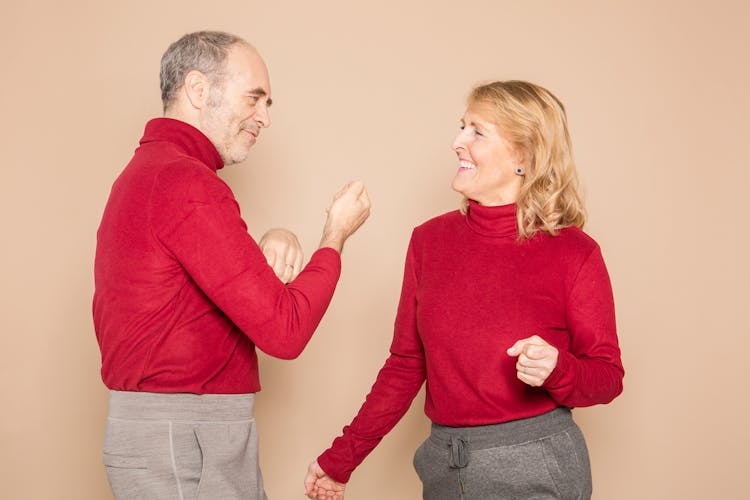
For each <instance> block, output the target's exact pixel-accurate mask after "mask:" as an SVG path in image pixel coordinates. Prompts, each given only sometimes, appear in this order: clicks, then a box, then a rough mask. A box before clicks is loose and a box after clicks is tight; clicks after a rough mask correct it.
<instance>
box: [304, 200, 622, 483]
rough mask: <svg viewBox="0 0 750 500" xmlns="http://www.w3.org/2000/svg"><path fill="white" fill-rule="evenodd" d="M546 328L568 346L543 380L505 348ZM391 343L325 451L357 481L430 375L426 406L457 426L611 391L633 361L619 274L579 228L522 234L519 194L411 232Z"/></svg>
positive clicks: (328, 464) (578, 402)
mask: <svg viewBox="0 0 750 500" xmlns="http://www.w3.org/2000/svg"><path fill="white" fill-rule="evenodd" d="M532 335H539V336H540V337H542V338H544V339H545V340H546V341H547V342H549V343H550V344H552V345H554V346H555V347H557V348H558V349H559V351H560V353H559V359H558V363H557V367H556V368H555V369H554V371H553V372H552V374H551V375H550V376H549V378H548V379H547V381H546V382H545V384H544V386H543V387H542V388H533V387H530V386H528V385H526V384H524V383H523V382H521V381H520V380H518V379H517V378H516V369H515V364H516V358H515V357H511V356H509V355H508V354H507V353H506V349H508V348H509V347H510V346H512V345H513V344H514V343H515V342H516V341H517V340H519V339H523V338H526V337H530V336H532ZM390 351H391V353H390V356H389V357H388V359H387V360H386V362H385V365H384V366H383V368H382V369H381V370H380V373H379V374H378V377H377V379H376V381H375V384H374V385H373V387H372V390H371V392H370V394H369V395H368V396H367V398H366V400H365V402H364V404H363V405H362V408H361V409H360V411H359V413H358V414H357V416H356V417H355V419H354V420H353V421H352V423H351V424H350V425H348V426H347V427H345V428H344V433H343V435H342V436H340V437H338V438H337V439H336V440H335V441H334V442H333V445H332V446H331V448H329V449H328V450H326V451H325V452H324V453H323V454H322V455H321V456H320V457H319V458H318V461H319V463H320V466H321V467H322V468H323V470H325V471H326V472H327V473H328V474H329V475H330V476H331V477H332V478H334V479H335V480H337V481H340V482H346V481H348V480H349V477H350V475H351V473H352V471H353V470H354V468H356V467H357V466H358V465H359V464H360V463H361V462H362V460H364V459H365V457H366V456H367V455H368V454H369V453H370V451H372V449H373V448H374V447H375V446H376V445H377V444H378V443H379V442H380V440H381V439H382V437H383V436H384V435H385V434H386V433H388V431H390V429H391V428H393V426H394V425H396V423H397V422H398V420H399V419H400V418H401V417H402V416H403V415H404V413H405V412H406V410H407V409H408V408H409V405H410V404H411V401H412V400H413V399H414V397H415V395H416V394H417V392H418V391H419V388H420V387H421V386H422V383H423V382H424V381H425V380H426V381H427V395H426V400H425V413H426V414H427V416H428V417H429V418H430V420H432V421H433V422H435V423H438V424H441V425H447V426H454V427H465V426H476V425H488V424H497V423H501V422H507V421H510V420H516V419H520V418H526V417H531V416H536V415H540V414H542V413H545V412H548V411H550V410H552V409H554V408H555V407H558V406H568V407H574V406H589V405H594V404H598V403H608V402H609V401H611V400H612V399H614V398H615V397H616V396H617V395H618V394H619V393H620V392H621V391H622V378H623V373H624V372H623V368H622V363H621V361H620V349H619V347H618V342H617V334H616V330H615V314H614V303H613V299H612V289H611V286H610V281H609V276H608V274H607V270H606V267H605V265H604V261H603V260H602V255H601V252H600V250H599V247H598V245H597V244H596V242H594V241H593V240H592V239H591V238H590V237H589V236H587V235H586V234H584V233H583V231H581V230H580V229H577V228H566V229H563V230H562V231H560V233H559V234H558V236H554V237H553V236H549V235H548V234H546V233H538V234H537V235H536V236H535V237H534V238H532V239H530V240H525V241H518V239H517V230H516V213H515V205H506V206H500V207H484V206H481V205H478V204H477V203H474V202H471V203H470V205H469V210H468V214H467V215H466V216H464V215H462V214H461V213H460V212H458V211H455V212H450V213H447V214H444V215H442V216H440V217H437V218H435V219H432V220H430V221H428V222H426V223H425V224H423V225H421V226H419V227H417V228H416V229H415V230H414V232H413V234H412V239H411V242H410V244H409V249H408V253H407V256H406V266H405V270H404V281H403V288H402V291H401V300H400V303H399V307H398V313H397V316H396V322H395V332H394V337H393V343H392V345H391V350H390Z"/></svg>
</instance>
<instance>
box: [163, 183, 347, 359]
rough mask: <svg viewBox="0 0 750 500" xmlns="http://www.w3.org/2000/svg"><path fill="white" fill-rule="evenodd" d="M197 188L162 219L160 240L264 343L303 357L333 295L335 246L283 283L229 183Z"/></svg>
mask: <svg viewBox="0 0 750 500" xmlns="http://www.w3.org/2000/svg"><path fill="white" fill-rule="evenodd" d="M222 191H224V192H222ZM199 193H200V194H201V198H202V199H195V198H193V199H192V200H191V201H189V202H186V201H185V200H178V201H176V202H175V205H176V207H177V208H181V207H188V208H187V209H185V210H184V218H182V219H181V220H174V219H172V220H162V221H159V223H158V224H157V226H156V227H157V228H159V232H158V233H157V237H158V239H159V241H161V242H162V244H163V245H164V246H165V247H166V248H167V250H168V251H169V252H171V253H172V254H173V255H174V256H175V258H176V260H177V261H178V262H179V263H180V265H181V266H182V267H183V268H184V269H185V270H186V271H187V273H188V274H189V275H190V277H191V278H192V279H193V280H194V281H195V283H196V284H197V285H198V286H199V287H200V289H201V290H202V291H203V292H204V293H205V294H206V296H207V297H208V298H209V299H210V300H211V302H213V303H214V304H216V305H217V306H218V307H219V309H221V311H222V312H223V313H224V314H226V315H227V317H228V318H229V319H230V320H231V321H232V322H233V323H234V324H235V325H237V327H238V328H239V329H240V330H241V331H242V332H243V333H244V334H245V335H247V336H248V337H249V338H250V339H251V340H252V341H253V343H254V344H255V345H256V346H257V347H258V348H259V349H261V350H262V351H264V352H266V353H267V354H269V355H271V356H275V357H278V358H283V359H290V358H294V357H296V356H298V355H299V354H300V353H301V352H302V350H303V349H304V347H305V346H306V345H307V342H308V341H309V340H310V337H311V336H312V334H313V332H314V331H315V328H316V327H317V326H318V323H319V322H320V320H321V318H322V317H323V314H324V313H325V311H326V308H327V307H328V304H329V303H330V300H331V298H332V296H333V292H334V289H335V287H336V283H337V281H338V278H339V273H340V257H339V255H338V253H337V252H336V251H335V250H333V249H328V248H325V249H321V250H318V251H317V252H316V253H315V254H313V256H312V258H311V260H310V262H309V263H308V265H307V266H306V267H305V269H304V270H303V271H302V272H301V273H300V274H299V276H298V277H297V279H295V280H294V282H292V283H290V284H289V285H284V284H283V283H281V281H279V279H278V278H277V277H276V275H275V274H274V273H273V270H272V268H271V267H270V266H269V265H268V264H267V263H266V259H265V257H264V256H263V253H262V252H261V250H260V248H259V247H258V245H257V244H256V243H255V241H254V240H253V239H252V238H251V237H250V235H249V234H248V232H247V227H246V225H245V223H244V222H243V221H242V219H241V217H240V212H239V207H238V205H237V203H236V202H235V201H234V198H233V196H232V195H231V192H230V191H229V188H228V187H226V188H224V185H223V182H222V181H220V180H219V179H218V178H217V180H216V182H215V183H214V185H213V190H207V189H206V187H205V186H204V185H202V186H201V191H199ZM203 193H208V194H207V195H203ZM179 194H180V196H182V195H184V194H185V193H179ZM188 198H189V197H188ZM162 199H166V200H167V201H169V198H168V197H166V196H163V197H162ZM175 212H176V209H172V210H166V211H164V213H172V214H174V213H175ZM155 219H157V220H158V216H157V217H155Z"/></svg>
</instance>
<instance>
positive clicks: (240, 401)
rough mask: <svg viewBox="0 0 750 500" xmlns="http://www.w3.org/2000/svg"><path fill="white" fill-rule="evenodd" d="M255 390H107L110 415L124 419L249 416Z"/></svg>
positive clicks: (204, 419) (219, 419) (203, 419)
mask: <svg viewBox="0 0 750 500" xmlns="http://www.w3.org/2000/svg"><path fill="white" fill-rule="evenodd" d="M254 403H255V394H163V393H154V392H125V391H110V392H109V417H110V418H119V419H123V420H184V421H191V422H223V421H238V420H251V419H252V418H253V405H254Z"/></svg>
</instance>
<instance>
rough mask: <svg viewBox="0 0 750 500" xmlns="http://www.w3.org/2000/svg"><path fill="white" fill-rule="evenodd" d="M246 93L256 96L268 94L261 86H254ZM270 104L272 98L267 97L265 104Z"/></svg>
mask: <svg viewBox="0 0 750 500" xmlns="http://www.w3.org/2000/svg"><path fill="white" fill-rule="evenodd" d="M248 94H251V95H254V96H257V97H263V96H265V95H268V92H266V91H265V90H263V89H262V88H261V87H256V88H254V89H252V90H250V91H249V92H248ZM271 104H273V100H271V99H268V101H267V102H266V106H270V105H271Z"/></svg>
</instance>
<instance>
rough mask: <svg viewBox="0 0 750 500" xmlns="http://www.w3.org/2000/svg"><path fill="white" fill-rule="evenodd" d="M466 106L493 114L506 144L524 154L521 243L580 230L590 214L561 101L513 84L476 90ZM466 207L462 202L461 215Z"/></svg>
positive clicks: (499, 83) (525, 84)
mask: <svg viewBox="0 0 750 500" xmlns="http://www.w3.org/2000/svg"><path fill="white" fill-rule="evenodd" d="M467 105H468V106H469V107H472V106H475V105H482V106H483V110H485V109H486V110H489V111H490V112H491V113H492V115H493V116H492V117H491V118H492V119H493V121H494V122H495V124H496V125H497V126H498V128H499V130H500V132H501V134H502V136H503V138H505V139H506V140H507V141H509V142H510V143H511V144H512V145H513V147H514V149H515V150H516V151H517V152H518V153H520V154H521V157H522V162H523V166H524V171H525V173H524V176H523V184H522V186H521V191H520V193H519V195H518V199H517V200H516V217H517V219H518V236H519V238H531V237H532V236H534V234H536V232H537V231H544V232H546V233H549V234H551V235H553V236H554V235H556V234H557V232H558V231H559V230H560V229H562V228H564V227H570V226H576V227H580V228H582V227H583V226H584V224H585V223H586V212H585V209H584V206H583V200H582V198H581V194H580V193H579V187H578V174H577V173H576V167H575V163H574V162H573V148H572V144H571V141H570V134H569V133H568V120H567V117H566V115H565V107H564V106H563V104H562V103H561V102H560V100H559V99H558V98H557V97H555V96H554V95H553V94H552V93H551V92H550V91H548V90H547V89H545V88H543V87H540V86H538V85H534V84H533V83H529V82H524V81H520V80H509V81H497V82H491V83H487V84H483V85H479V86H477V87H475V88H474V89H473V90H472V91H471V93H470V94H469V97H468V99H467ZM467 203H468V202H467V200H464V204H463V206H462V211H465V209H466V204H467Z"/></svg>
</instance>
